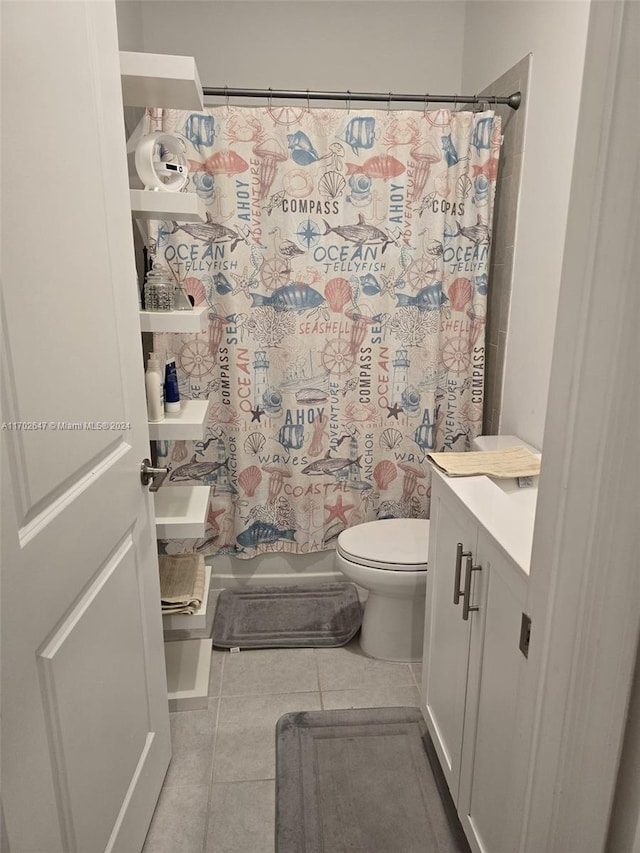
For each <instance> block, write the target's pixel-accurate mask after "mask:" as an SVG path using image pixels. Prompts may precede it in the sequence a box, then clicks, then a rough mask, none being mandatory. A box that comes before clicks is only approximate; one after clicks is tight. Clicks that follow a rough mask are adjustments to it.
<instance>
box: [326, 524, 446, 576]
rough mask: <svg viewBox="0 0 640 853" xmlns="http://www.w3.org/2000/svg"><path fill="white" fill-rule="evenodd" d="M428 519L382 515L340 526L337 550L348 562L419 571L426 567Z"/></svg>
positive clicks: (374, 566)
mask: <svg viewBox="0 0 640 853" xmlns="http://www.w3.org/2000/svg"><path fill="white" fill-rule="evenodd" d="M428 551H429V521H428V519H426V518H386V519H381V520H379V521H368V522H366V524H358V525H356V527H349V528H348V529H347V530H343V531H342V533H341V534H340V535H339V536H338V552H339V553H340V554H342V556H343V557H345V558H346V559H347V560H350V561H351V562H352V563H359V564H360V565H361V566H371V567H373V568H376V569H385V568H388V569H392V570H394V571H402V570H403V571H411V572H419V571H426V569H427V554H428Z"/></svg>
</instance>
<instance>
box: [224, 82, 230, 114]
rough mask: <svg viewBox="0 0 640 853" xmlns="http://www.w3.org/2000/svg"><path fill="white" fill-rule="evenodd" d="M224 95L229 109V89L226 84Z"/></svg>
mask: <svg viewBox="0 0 640 853" xmlns="http://www.w3.org/2000/svg"><path fill="white" fill-rule="evenodd" d="M224 96H225V98H226V100H227V109H229V90H228V89H227V87H226V86H225V87H224Z"/></svg>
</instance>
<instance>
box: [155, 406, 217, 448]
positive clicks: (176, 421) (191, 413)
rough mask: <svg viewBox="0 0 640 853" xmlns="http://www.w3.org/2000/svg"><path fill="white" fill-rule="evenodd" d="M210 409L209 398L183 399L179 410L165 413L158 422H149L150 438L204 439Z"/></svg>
mask: <svg viewBox="0 0 640 853" xmlns="http://www.w3.org/2000/svg"><path fill="white" fill-rule="evenodd" d="M208 410H209V401H208V400H183V401H182V404H181V409H180V411H179V412H176V413H175V414H174V415H165V417H164V420H163V421H159V422H158V423H149V438H150V439H151V440H152V441H180V439H183V440H184V441H202V440H203V438H204V431H205V422H206V419H207V412H208Z"/></svg>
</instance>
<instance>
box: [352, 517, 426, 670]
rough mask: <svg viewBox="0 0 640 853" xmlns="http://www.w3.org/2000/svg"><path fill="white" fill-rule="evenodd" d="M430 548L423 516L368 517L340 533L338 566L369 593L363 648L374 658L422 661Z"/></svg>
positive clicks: (362, 631)
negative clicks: (376, 519)
mask: <svg viewBox="0 0 640 853" xmlns="http://www.w3.org/2000/svg"><path fill="white" fill-rule="evenodd" d="M428 552H429V521H428V519H425V518H387V519H380V520H378V521H369V522H366V523H365V524H358V525H357V526H356V527H350V528H348V529H347V530H343V531H342V533H341V534H340V535H339V536H338V542H337V547H336V560H337V565H338V568H339V569H340V571H341V572H342V573H343V574H344V575H345V576H346V577H347V578H348V579H349V580H350V581H352V582H353V583H355V584H358V586H361V587H363V588H364V589H366V590H368V592H369V595H368V597H367V600H366V602H365V605H364V615H363V618H362V629H361V632H360V648H361V649H362V651H363V652H364V653H365V654H367V655H369V656H370V657H372V658H377V659H378V660H389V661H418V660H421V658H422V646H423V642H424V607H425V597H426V589H427V555H428Z"/></svg>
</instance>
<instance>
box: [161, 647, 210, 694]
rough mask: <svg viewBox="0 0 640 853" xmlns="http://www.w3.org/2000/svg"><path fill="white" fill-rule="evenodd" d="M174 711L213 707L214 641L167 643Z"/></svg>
mask: <svg viewBox="0 0 640 853" xmlns="http://www.w3.org/2000/svg"><path fill="white" fill-rule="evenodd" d="M164 657H165V664H166V667H167V690H168V693H169V710H170V711H197V710H200V709H202V708H207V707H208V704H209V696H208V694H209V668H210V666H211V640H210V639H208V640H179V641H177V642H174V643H173V642H172V643H165V644H164Z"/></svg>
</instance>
